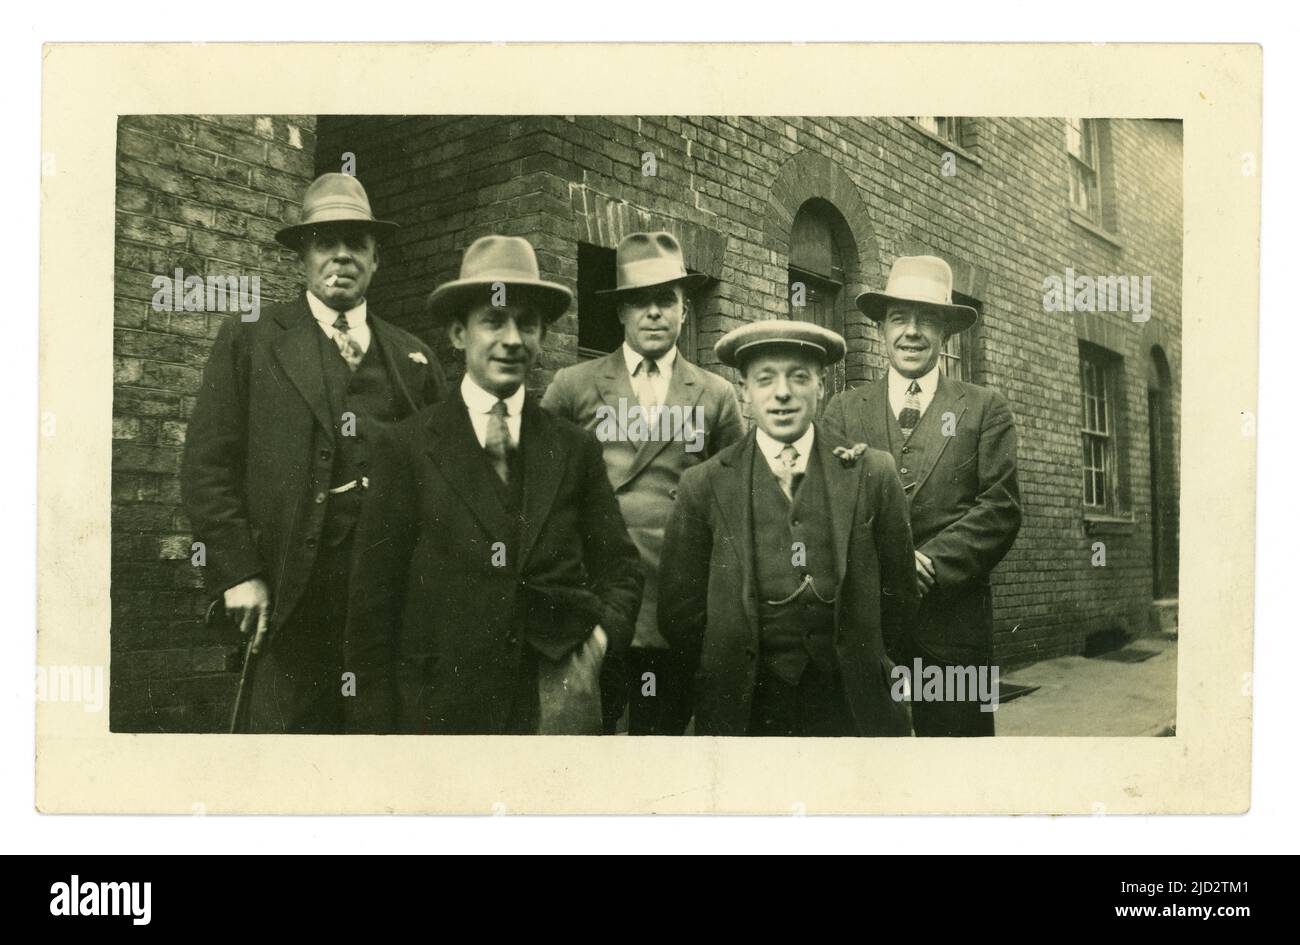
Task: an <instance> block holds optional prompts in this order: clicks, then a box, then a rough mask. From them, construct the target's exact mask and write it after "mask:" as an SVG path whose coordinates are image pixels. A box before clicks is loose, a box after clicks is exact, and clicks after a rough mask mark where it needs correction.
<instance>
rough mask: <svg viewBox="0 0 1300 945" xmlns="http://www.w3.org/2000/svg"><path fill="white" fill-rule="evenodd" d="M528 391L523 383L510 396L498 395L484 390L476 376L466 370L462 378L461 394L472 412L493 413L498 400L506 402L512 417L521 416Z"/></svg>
mask: <svg viewBox="0 0 1300 945" xmlns="http://www.w3.org/2000/svg"><path fill="white" fill-rule="evenodd" d="M527 393H528V391H527V390H526V389H525V387H524V385H523V384H520V385H519V389H518V390H517V391H515V392H514V393H513V394H511V395H510V396H509V397H504V398H503V397H498V396H497V395H496V394H493V393H491V392H489V391H486V390H484V389H483V388H482V387H480V386H479V385H478V383H477V382H476V381H475V380H474V378H472V377H470V376H469V373H468V372H466V373H465V376H464V377H463V378H461V380H460V396H461V397H462V398H463V399H464V401H465V406H466V407H468V408H469V412H470V413H491V412H492V408H493V407H495V406H496V402H497V401H498V400H504V401H505V402H506V414H507V415H508V416H511V417H517V416H519V414H520V412H521V411H522V410H523V409H524V395H525V394H527Z"/></svg>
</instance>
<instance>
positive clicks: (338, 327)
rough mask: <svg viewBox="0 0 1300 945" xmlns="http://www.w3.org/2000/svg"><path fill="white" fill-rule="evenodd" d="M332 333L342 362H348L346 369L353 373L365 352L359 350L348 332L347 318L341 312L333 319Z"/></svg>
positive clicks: (359, 347)
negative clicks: (333, 332)
mask: <svg viewBox="0 0 1300 945" xmlns="http://www.w3.org/2000/svg"><path fill="white" fill-rule="evenodd" d="M334 331H335V335H334V343H335V344H336V345H338V346H339V354H341V355H343V360H344V361H346V362H348V367H349V368H351V369H352V370H354V371H355V370H356V369H357V365H358V364H360V363H361V359H362V357H364V356H365V352H364V351H362V350H361V345H360V344H359V343H358V342H357V339H355V338H353V337H352V335H351V334H350V333H349V332H348V317H347V316H346V315H344V314H343V313H342V312H339V317H338V318H336V319H334Z"/></svg>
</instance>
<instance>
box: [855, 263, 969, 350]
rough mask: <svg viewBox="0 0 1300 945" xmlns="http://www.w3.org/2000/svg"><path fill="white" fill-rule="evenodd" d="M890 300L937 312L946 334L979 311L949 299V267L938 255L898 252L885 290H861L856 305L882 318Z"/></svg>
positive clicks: (965, 324) (961, 327)
mask: <svg viewBox="0 0 1300 945" xmlns="http://www.w3.org/2000/svg"><path fill="white" fill-rule="evenodd" d="M890 302H912V303H915V304H918V305H923V306H925V307H926V308H928V309H931V310H933V311H936V312H938V313H939V314H940V315H942V316H943V320H944V323H945V326H946V328H947V331H948V333H949V334H956V333H957V332H959V331H965V330H966V329H967V328H969V327H971V326H972V325H974V324H975V323H976V322H977V321H979V312H977V311H975V309H973V308H971V307H970V306H969V305H955V304H953V301H952V268H951V267H950V266H949V265H948V263H946V262H945V261H944V260H942V259H940V258H939V257H938V256H899V257H898V258H897V259H895V260H894V265H893V266H891V267H890V269H889V281H888V282H887V283H886V284H885V291H884V292H875V291H870V292H863V293H862V294H861V295H859V296H858V308H859V309H860V310H861V311H862V313H863V314H864V315H866V316H867V317H868V318H870V319H872V320H873V321H877V322H879V321H883V320H884V317H885V313H886V312H887V311H888V308H889V303H890Z"/></svg>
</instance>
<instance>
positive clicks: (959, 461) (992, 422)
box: [822, 375, 1020, 663]
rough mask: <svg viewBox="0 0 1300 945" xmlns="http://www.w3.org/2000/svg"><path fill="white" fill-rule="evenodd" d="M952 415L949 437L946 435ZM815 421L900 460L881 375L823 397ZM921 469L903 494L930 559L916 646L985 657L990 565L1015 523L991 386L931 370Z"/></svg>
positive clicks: (915, 534) (1003, 432)
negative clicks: (930, 580)
mask: <svg viewBox="0 0 1300 945" xmlns="http://www.w3.org/2000/svg"><path fill="white" fill-rule="evenodd" d="M947 413H951V414H952V417H953V421H954V422H953V425H952V427H951V431H952V435H951V436H945V435H944V414H947ZM822 424H823V426H826V427H828V428H831V429H834V430H836V431H837V435H839V436H842V437H845V438H847V439H849V440H851V441H858V442H864V443H867V444H869V445H870V446H873V447H875V448H877V449H884V450H889V451H891V452H892V453H893V454H894V458H895V461H896V462H900V463H903V464H905V463H906V459H905V457H906V454H904V453H903V452H902V448H903V445H904V444H903V440H902V433H901V431H900V430H899V428H898V421H897V419H895V417H894V414H893V412H892V411H891V410H890V409H889V385H888V383H887V381H886V380H885V379H884V378H882V379H881V380H879V381H876V382H875V383H872V384H868V385H866V386H864V387H861V388H858V389H856V390H849V391H845V392H844V393H842V394H838V395H837V396H836V397H834V398H833V399H832V400H831V402H830V403H829V404H827V405H826V411H825V414H824V415H823V417H822ZM922 442H924V443H925V444H926V448H927V452H928V455H929V457H930V459H929V464H928V467H927V468H924V469H921V470H919V471H917V473H916V478H917V487H916V488H915V489H914V490H912V493H911V495H909V496H908V509H909V514H910V517H911V523H912V538H913V540H914V541H915V542H916V547H917V549H918V550H920V551H921V552H922V553H923V554H926V555H928V556H929V557H930V558H931V560H933V562H934V570H935V576H936V586H935V587H934V588H933V589H932V590H931V591H930V593H929V594H927V595H926V596H925V597H924V599H923V600H922V603H921V610H920V614H919V616H918V619H917V629H916V641H915V642H916V646H917V647H918V648H919V650H920V652H921V653H922V654H923V655H927V656H930V657H931V658H934V659H936V660H938V661H940V662H950V663H972V662H979V661H984V660H987V659H989V658H990V657H991V655H992V647H993V596H992V592H991V590H990V588H989V573H990V572H991V571H992V570H993V568H994V566H995V565H997V563H998V562H999V561H1001V560H1002V558H1003V557H1004V556H1005V555H1006V553H1007V551H1009V550H1010V548H1011V545H1012V543H1013V542H1014V541H1015V540H1016V533H1017V532H1018V531H1019V530H1020V488H1019V486H1018V485H1017V483H1016V426H1015V421H1014V419H1013V418H1012V415H1011V407H1010V405H1008V403H1007V400H1006V398H1005V397H1003V396H1002V395H1001V394H999V393H998V392H997V391H994V390H990V389H989V388H987V387H979V386H977V385H975V384H966V383H963V382H961V381H955V380H951V379H949V378H947V377H944V376H943V375H940V376H939V383H938V386H937V387H936V388H935V393H934V399H933V400H932V401H931V402H930V406H929V407H928V408H927V409H926V411H925V415H924V416H923V417H922V418H921V422H920V423H919V424H918V425H917V427H916V429H915V430H914V431H913V433H912V443H913V444H920V443H922Z"/></svg>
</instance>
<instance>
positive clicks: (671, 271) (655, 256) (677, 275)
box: [596, 230, 709, 296]
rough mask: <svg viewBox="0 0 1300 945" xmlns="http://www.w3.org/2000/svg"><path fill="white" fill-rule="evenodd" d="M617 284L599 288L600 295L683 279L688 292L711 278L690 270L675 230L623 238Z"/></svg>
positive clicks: (617, 262) (616, 256) (617, 254)
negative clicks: (674, 234) (607, 287)
mask: <svg viewBox="0 0 1300 945" xmlns="http://www.w3.org/2000/svg"><path fill="white" fill-rule="evenodd" d="M614 270H615V285H614V288H612V289H599V290H597V292H596V294H597V295H603V296H617V295H618V294H619V293H620V292H630V291H632V290H633V289H648V288H650V287H651V286H657V285H669V284H670V283H674V282H680V283H682V288H683V289H684V290H685V291H687V292H693V291H694V290H696V289H698V288H699V287H700V286H702V285H703V284H704V283H706V282H708V281H709V277H708V276H705V275H700V274H698V273H696V274H694V275H692V274H691V273H689V272H687V271H686V262H685V260H684V259H683V257H682V244H681V243H679V242H677V237H675V236H673V235H672V234H671V233H669V232H667V231H664V230H660V231H658V232H656V233H630V234H628V235H627V236H625V237H623V239H621V240H620V241H619V244H618V249H617V250H615V253H614Z"/></svg>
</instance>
